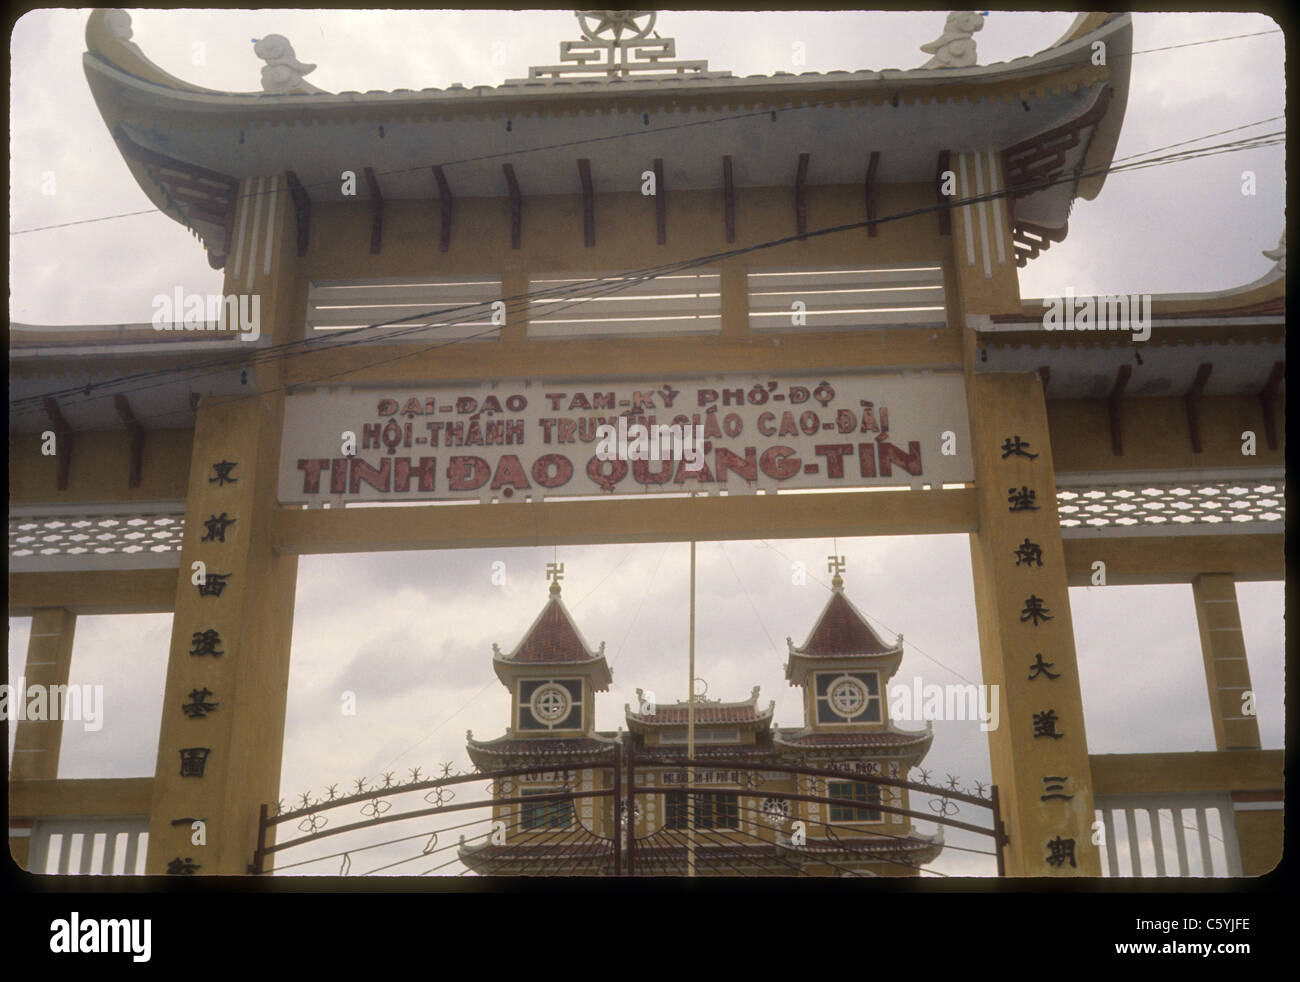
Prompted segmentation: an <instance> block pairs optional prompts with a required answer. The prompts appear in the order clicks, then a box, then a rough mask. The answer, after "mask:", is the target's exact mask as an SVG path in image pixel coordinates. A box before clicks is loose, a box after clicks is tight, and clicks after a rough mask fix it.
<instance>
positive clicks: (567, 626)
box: [506, 593, 599, 663]
mask: <svg viewBox="0 0 1300 982" xmlns="http://www.w3.org/2000/svg"><path fill="white" fill-rule="evenodd" d="M598 657H599V654H598V653H597V652H594V651H591V650H589V649H588V648H587V645H586V643H585V642H584V641H583V640H582V635H580V634H579V633H578V629H577V628H576V627H574V625H573V621H572V620H571V619H570V618H569V612H568V611H567V610H565V609H564V604H563V603H561V602H560V595H559V594H558V593H553V594H552V595H551V599H550V600H549V601H548V602H547V604H546V606H545V607H543V608H542V613H541V616H539V617H538V618H537V620H535V621H534V622H533V626H532V627H531V628H529V630H528V633H527V634H526V635H524V639H523V640H522V641H521V642H519V646H518V647H517V648H515V650H514V651H512V652H511V653H510V654H509V655H507V656H506V660H507V661H513V662H525V663H538V662H546V663H553V662H577V661H591V660H592V659H593V658H598Z"/></svg>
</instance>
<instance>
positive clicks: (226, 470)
mask: <svg viewBox="0 0 1300 982" xmlns="http://www.w3.org/2000/svg"><path fill="white" fill-rule="evenodd" d="M238 466H239V464H238V463H236V462H234V461H230V460H223V461H220V462H219V463H216V464H213V465H212V469H213V470H214V471H216V474H217V476H216V477H210V478H208V483H209V484H215V485H216V486H217V487H219V488H220V487H225V486H226V485H227V484H234V483H235V482H236V481H238V480H239V478H237V477H231V476H230V472H231V471H233V470H234V469H235V468H236V467H238Z"/></svg>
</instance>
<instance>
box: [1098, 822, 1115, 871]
mask: <svg viewBox="0 0 1300 982" xmlns="http://www.w3.org/2000/svg"><path fill="white" fill-rule="evenodd" d="M1101 822H1102V827H1103V828H1104V829H1105V830H1106V866H1107V869H1108V870H1109V872H1110V875H1111V876H1119V849H1118V845H1119V844H1118V843H1117V842H1116V841H1115V817H1114V815H1113V814H1112V813H1111V809H1109V808H1103V809H1102V810H1101Z"/></svg>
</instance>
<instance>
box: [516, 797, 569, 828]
mask: <svg viewBox="0 0 1300 982" xmlns="http://www.w3.org/2000/svg"><path fill="white" fill-rule="evenodd" d="M559 790H560V789H559V788H549V789H542V790H537V791H525V792H524V797H525V798H527V797H530V796H532V795H538V794H554V793H555V792H556V791H559ZM572 824H573V802H572V801H538V802H535V803H532V804H530V803H528V802H525V803H524V804H523V806H522V807H521V808H520V812H519V827H520V828H521V829H523V830H524V831H529V830H536V829H567V828H568V827H569V826H570V825H572Z"/></svg>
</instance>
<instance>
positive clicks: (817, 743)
mask: <svg viewBox="0 0 1300 982" xmlns="http://www.w3.org/2000/svg"><path fill="white" fill-rule="evenodd" d="M932 739H934V734H933V732H932V731H931V730H929V729H925V730H916V731H914V732H910V733H909V732H906V731H903V730H877V731H875V732H871V733H809V732H796V733H782V732H780V731H778V732H777V734H776V737H775V742H776V743H779V744H782V745H783V746H787V747H799V748H802V749H809V748H816V749H830V748H837V747H873V748H884V747H911V746H915V745H917V744H921V743H929V742H930V741H931V740H932Z"/></svg>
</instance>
